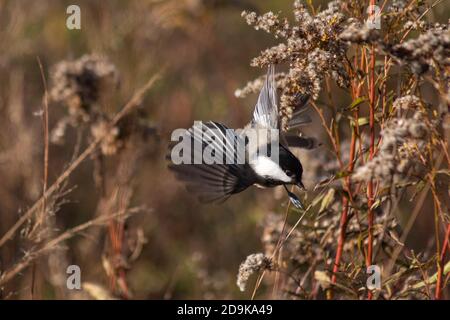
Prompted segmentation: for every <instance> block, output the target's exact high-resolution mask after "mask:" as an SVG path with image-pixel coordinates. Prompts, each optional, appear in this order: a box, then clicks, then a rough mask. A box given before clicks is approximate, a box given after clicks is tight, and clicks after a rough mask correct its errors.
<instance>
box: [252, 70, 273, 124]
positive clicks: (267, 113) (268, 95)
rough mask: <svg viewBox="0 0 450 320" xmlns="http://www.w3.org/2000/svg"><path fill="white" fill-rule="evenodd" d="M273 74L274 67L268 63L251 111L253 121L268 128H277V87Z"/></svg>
mask: <svg viewBox="0 0 450 320" xmlns="http://www.w3.org/2000/svg"><path fill="white" fill-rule="evenodd" d="M274 74H275V67H274V66H273V65H270V66H269V68H268V70H267V77H266V81H265V82H264V86H263V87H262V89H261V92H260V93H259V97H258V102H257V103H256V106H255V111H253V122H254V123H255V124H257V125H259V126H261V127H264V128H269V129H277V128H278V108H277V88H276V85H275V76H274Z"/></svg>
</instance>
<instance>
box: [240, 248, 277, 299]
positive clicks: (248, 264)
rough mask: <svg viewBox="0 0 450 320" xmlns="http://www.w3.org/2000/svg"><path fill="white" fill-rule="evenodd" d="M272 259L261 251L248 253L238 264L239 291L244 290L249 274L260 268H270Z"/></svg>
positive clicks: (260, 269)
mask: <svg viewBox="0 0 450 320" xmlns="http://www.w3.org/2000/svg"><path fill="white" fill-rule="evenodd" d="M272 267H273V266H272V261H271V259H270V258H268V257H266V256H265V255H264V254H262V253H254V254H251V255H249V256H248V257H247V258H246V259H245V261H244V262H242V264H241V265H240V266H239V273H238V276H237V282H236V283H237V285H238V287H239V289H240V290H241V291H245V287H246V286H247V281H248V279H249V278H250V276H251V275H252V274H254V273H256V272H259V271H262V270H270V269H272Z"/></svg>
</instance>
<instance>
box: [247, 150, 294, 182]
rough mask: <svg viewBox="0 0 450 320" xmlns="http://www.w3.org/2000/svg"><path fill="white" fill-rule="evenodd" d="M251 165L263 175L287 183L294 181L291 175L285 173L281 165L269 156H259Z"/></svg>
mask: <svg viewBox="0 0 450 320" xmlns="http://www.w3.org/2000/svg"><path fill="white" fill-rule="evenodd" d="M250 166H251V167H252V169H253V170H255V172H256V173H257V174H258V175H260V176H262V177H266V178H270V179H273V180H277V181H282V182H285V183H289V182H292V179H291V177H289V176H288V175H287V174H286V173H284V171H283V170H282V169H281V167H280V166H279V165H278V164H277V163H275V162H274V161H272V160H271V159H270V158H269V157H264V156H259V157H257V158H256V159H254V160H253V161H252V162H251V163H250Z"/></svg>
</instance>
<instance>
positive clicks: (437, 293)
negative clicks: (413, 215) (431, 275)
mask: <svg viewBox="0 0 450 320" xmlns="http://www.w3.org/2000/svg"><path fill="white" fill-rule="evenodd" d="M449 237H450V223H449V224H447V231H446V232H445V238H444V243H443V245H442V251H441V254H440V257H439V266H438V276H437V281H436V291H435V295H434V297H435V299H436V300H440V299H441V298H442V282H443V281H442V277H443V272H444V260H445V254H446V252H447V246H448V242H449Z"/></svg>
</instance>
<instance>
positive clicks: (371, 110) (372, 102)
mask: <svg viewBox="0 0 450 320" xmlns="http://www.w3.org/2000/svg"><path fill="white" fill-rule="evenodd" d="M370 5H371V6H374V5H375V0H370ZM372 14H374V13H372ZM369 87H370V88H369V127H370V151H369V159H370V160H372V159H373V157H374V154H375V46H374V45H373V44H372V46H371V48H370V66H369ZM373 204H374V193H373V180H372V179H370V181H369V182H368V184H367V206H368V212H367V222H368V244H367V256H366V266H367V267H368V266H370V265H372V254H373V220H374V212H373V208H372V206H373ZM372 297H373V294H372V292H371V291H370V290H369V291H368V293H367V299H368V300H371V299H372Z"/></svg>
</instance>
